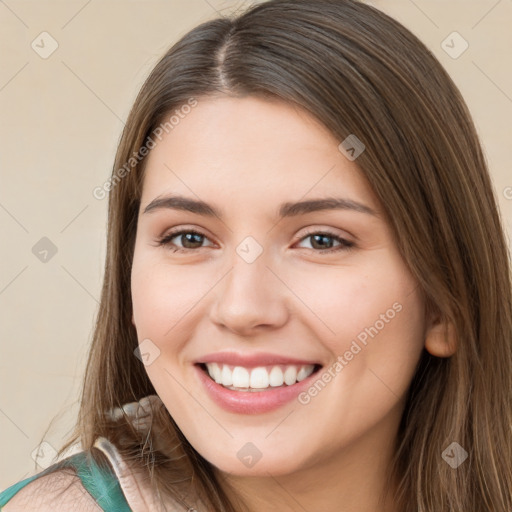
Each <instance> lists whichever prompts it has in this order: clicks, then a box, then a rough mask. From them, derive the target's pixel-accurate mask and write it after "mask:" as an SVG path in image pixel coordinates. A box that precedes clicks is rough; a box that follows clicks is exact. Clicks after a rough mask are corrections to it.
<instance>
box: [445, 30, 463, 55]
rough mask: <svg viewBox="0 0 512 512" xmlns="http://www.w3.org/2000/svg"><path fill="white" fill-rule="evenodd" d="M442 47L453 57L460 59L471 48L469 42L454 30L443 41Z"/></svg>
mask: <svg viewBox="0 0 512 512" xmlns="http://www.w3.org/2000/svg"><path fill="white" fill-rule="evenodd" d="M441 48H442V49H443V50H444V51H445V52H446V53H447V54H448V55H449V56H450V57H451V58H452V59H458V58H459V57H460V56H461V55H462V54H463V53H464V52H465V51H466V50H467V49H468V48H469V43H468V42H467V41H466V40H465V39H464V38H463V37H462V36H461V35H460V34H459V33H458V32H457V31H454V32H452V33H451V34H450V35H449V36H448V37H447V38H446V39H445V40H444V41H443V42H442V43H441Z"/></svg>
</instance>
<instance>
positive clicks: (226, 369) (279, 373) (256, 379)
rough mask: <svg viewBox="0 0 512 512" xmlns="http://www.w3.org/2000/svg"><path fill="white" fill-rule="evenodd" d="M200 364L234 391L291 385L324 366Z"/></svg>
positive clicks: (254, 390)
mask: <svg viewBox="0 0 512 512" xmlns="http://www.w3.org/2000/svg"><path fill="white" fill-rule="evenodd" d="M198 366H199V367H200V368H201V370H203V372H204V373H206V375H208V377H209V378H210V379H211V380H213V381H214V382H216V383H217V384H219V385H220V386H223V387H224V388H226V389H230V390H233V391H248V392H251V391H252V392H259V391H268V390H272V389H279V388H284V387H290V386H293V385H294V384H297V383H298V382H301V381H303V380H304V379H307V378H308V377H310V376H311V375H313V374H314V373H317V372H318V371H319V370H320V368H322V366H321V365H319V364H306V365H296V364H289V365H283V364H276V365H271V366H257V367H254V368H246V367H244V366H234V365H229V364H222V363H198Z"/></svg>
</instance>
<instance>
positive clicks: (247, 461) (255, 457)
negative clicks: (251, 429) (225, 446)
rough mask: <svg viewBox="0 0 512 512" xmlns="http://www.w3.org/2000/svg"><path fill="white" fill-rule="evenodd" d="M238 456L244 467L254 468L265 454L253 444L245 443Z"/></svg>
mask: <svg viewBox="0 0 512 512" xmlns="http://www.w3.org/2000/svg"><path fill="white" fill-rule="evenodd" d="M236 456H237V457H238V459H239V460H240V462H241V463H242V464H243V465H244V466H247V467H248V468H252V467H253V466H254V465H255V464H256V463H257V462H258V461H259V460H260V459H261V457H262V456H263V454H262V453H261V452H260V451H259V450H258V448H257V447H256V445H254V444H253V443H245V444H244V445H243V446H242V448H240V450H238V452H237V454H236Z"/></svg>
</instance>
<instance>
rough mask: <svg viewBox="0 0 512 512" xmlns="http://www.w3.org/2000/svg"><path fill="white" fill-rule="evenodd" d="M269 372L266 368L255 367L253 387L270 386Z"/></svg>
mask: <svg viewBox="0 0 512 512" xmlns="http://www.w3.org/2000/svg"><path fill="white" fill-rule="evenodd" d="M268 381H269V377H268V372H267V370H265V368H253V369H252V371H251V386H250V387H251V388H257V389H265V388H268Z"/></svg>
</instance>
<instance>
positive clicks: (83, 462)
mask: <svg viewBox="0 0 512 512" xmlns="http://www.w3.org/2000/svg"><path fill="white" fill-rule="evenodd" d="M63 467H73V468H75V469H76V472H77V475H78V477H79V478H80V480H81V481H82V484H83V486H84V487H85V489H86V490H87V492H89V494H90V495H91V496H92V497H93V498H94V499H95V501H96V502H97V503H98V505H99V506H100V507H101V509H102V510H104V511H105V512H132V509H131V508H130V506H129V505H128V502H127V501H126V498H125V496H124V494H123V491H122V490H121V486H120V485H119V482H118V480H117V477H116V474H115V473H114V471H113V470H112V469H111V468H110V466H108V467H100V466H99V465H98V464H97V463H96V462H95V461H94V459H93V458H92V456H87V454H86V453H85V452H80V453H77V454H75V455H72V456H71V457H68V458H67V459H64V460H62V461H60V462H58V463H56V464H54V465H53V466H50V467H49V468H47V469H46V470H44V471H42V472H41V473H38V474H37V475H34V476H31V477H29V478H26V479H25V480H22V481H20V482H17V483H15V484H13V485H11V486H10V487H8V488H7V489H5V491H3V492H1V493H0V511H1V510H2V507H4V506H5V505H6V504H7V502H8V501H9V500H10V499H11V498H12V497H13V496H14V495H15V494H16V493H17V492H19V491H20V490H21V489H23V487H25V486H26V485H28V484H29V483H30V482H32V481H33V480H35V479H36V478H40V477H41V476H43V475H47V474H49V473H52V472H53V471H56V470H58V469H61V468H63Z"/></svg>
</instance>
